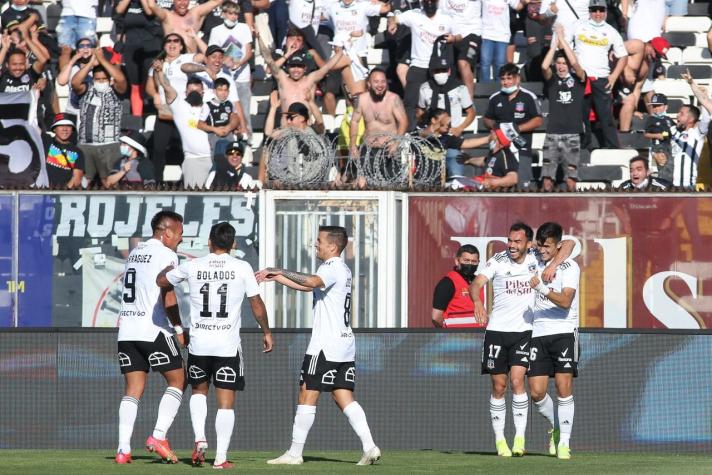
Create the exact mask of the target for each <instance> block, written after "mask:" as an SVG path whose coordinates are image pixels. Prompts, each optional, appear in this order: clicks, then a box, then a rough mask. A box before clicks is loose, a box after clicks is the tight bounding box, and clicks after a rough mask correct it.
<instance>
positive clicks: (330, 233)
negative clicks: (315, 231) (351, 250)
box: [257, 226, 381, 465]
mask: <svg viewBox="0 0 712 475" xmlns="http://www.w3.org/2000/svg"><path fill="white" fill-rule="evenodd" d="M347 244H348V237H347V235H346V229H344V228H342V227H340V226H320V227H319V236H318V238H317V240H316V256H317V258H319V259H320V260H321V261H323V263H322V264H321V265H320V266H319V268H318V269H317V271H316V274H315V275H310V274H303V273H301V272H294V271H290V270H286V269H275V268H267V269H263V270H261V271H259V272H258V273H257V281H258V282H265V281H267V282H269V281H274V282H278V283H280V284H282V285H286V286H287V287H290V288H292V289H295V290H301V291H302V292H313V294H314V304H313V311H314V326H313V328H312V337H311V341H310V342H309V346H308V347H307V351H306V355H305V356H304V363H303V364H302V371H301V377H300V379H299V403H298V404H299V405H298V406H297V413H296V415H295V416H294V426H293V428H292V446H291V447H290V449H289V450H288V451H287V452H285V453H284V454H283V455H282V456H280V457H278V458H276V459H273V460H269V461H267V463H268V464H272V465H299V464H301V463H303V462H304V461H303V459H302V452H303V450H304V444H305V442H306V440H307V435H308V434H309V429H310V428H311V426H312V424H313V423H314V418H315V416H316V404H317V402H318V401H319V394H320V393H321V392H322V391H327V392H331V396H332V397H333V398H334V402H336V405H337V406H339V409H341V410H342V411H343V413H344V415H345V416H346V417H347V418H348V420H349V423H350V424H351V427H352V428H353V430H354V432H356V435H358V437H359V438H360V439H361V444H362V445H363V452H364V453H363V457H361V460H359V462H358V465H371V464H373V463H375V462H376V461H378V459H379V458H380V457H381V451H380V450H379V448H378V447H376V444H375V443H374V442H373V437H371V430H370V429H369V427H368V422H367V421H366V414H365V413H364V411H363V409H362V408H361V406H360V405H359V403H358V402H356V401H355V400H354V397H353V391H354V387H355V381H356V372H355V364H354V359H355V355H356V345H355V342H354V334H353V331H352V330H351V270H350V269H349V268H348V266H347V265H346V263H345V262H344V261H343V259H342V258H341V253H342V252H343V250H344V249H345V248H346V245H347Z"/></svg>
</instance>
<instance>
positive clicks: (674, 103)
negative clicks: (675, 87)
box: [667, 99, 689, 115]
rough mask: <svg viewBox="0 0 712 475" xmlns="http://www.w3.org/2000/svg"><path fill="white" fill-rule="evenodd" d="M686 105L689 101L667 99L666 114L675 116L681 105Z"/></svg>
mask: <svg viewBox="0 0 712 475" xmlns="http://www.w3.org/2000/svg"><path fill="white" fill-rule="evenodd" d="M688 103H689V101H683V100H682V99H668V108H667V112H668V114H669V115H677V113H678V112H679V111H680V107H682V105H683V104H688Z"/></svg>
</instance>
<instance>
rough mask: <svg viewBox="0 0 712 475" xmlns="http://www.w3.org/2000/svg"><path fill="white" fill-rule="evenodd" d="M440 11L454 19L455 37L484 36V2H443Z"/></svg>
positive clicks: (477, 0) (468, 0)
mask: <svg viewBox="0 0 712 475" xmlns="http://www.w3.org/2000/svg"><path fill="white" fill-rule="evenodd" d="M438 10H439V11H440V12H442V13H444V14H446V15H450V17H451V18H452V22H453V30H452V33H453V34H454V35H462V37H463V38H464V37H465V36H467V35H470V34H474V35H481V34H482V0H441V1H440V2H439V3H438Z"/></svg>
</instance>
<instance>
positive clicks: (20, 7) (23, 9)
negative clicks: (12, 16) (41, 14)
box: [12, 5, 27, 12]
mask: <svg viewBox="0 0 712 475" xmlns="http://www.w3.org/2000/svg"><path fill="white" fill-rule="evenodd" d="M12 9H13V10H17V11H18V12H24V11H25V10H27V5H22V6H19V5H12Z"/></svg>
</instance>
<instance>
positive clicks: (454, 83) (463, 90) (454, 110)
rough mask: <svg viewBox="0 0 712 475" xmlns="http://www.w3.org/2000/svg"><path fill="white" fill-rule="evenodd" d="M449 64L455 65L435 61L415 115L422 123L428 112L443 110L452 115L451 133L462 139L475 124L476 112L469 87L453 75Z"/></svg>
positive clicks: (444, 61) (441, 59)
mask: <svg viewBox="0 0 712 475" xmlns="http://www.w3.org/2000/svg"><path fill="white" fill-rule="evenodd" d="M450 64H453V63H452V62H451V61H448V58H446V57H434V58H433V61H431V63H430V74H429V77H428V81H427V82H424V83H423V85H422V86H420V95H419V97H418V108H417V109H416V115H417V117H418V120H419V121H422V118H423V116H424V114H425V111H427V110H432V109H444V110H445V111H447V112H448V114H450V118H451V126H452V127H451V128H450V133H451V134H452V135H454V136H456V137H459V136H460V135H462V132H463V130H465V129H466V128H467V126H469V125H470V124H471V123H472V121H473V120H475V108H474V106H473V105H472V97H471V96H470V94H469V91H468V90H467V87H465V85H464V84H463V83H462V81H460V80H459V79H458V78H457V75H455V74H451V73H452V71H451V69H450Z"/></svg>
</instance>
